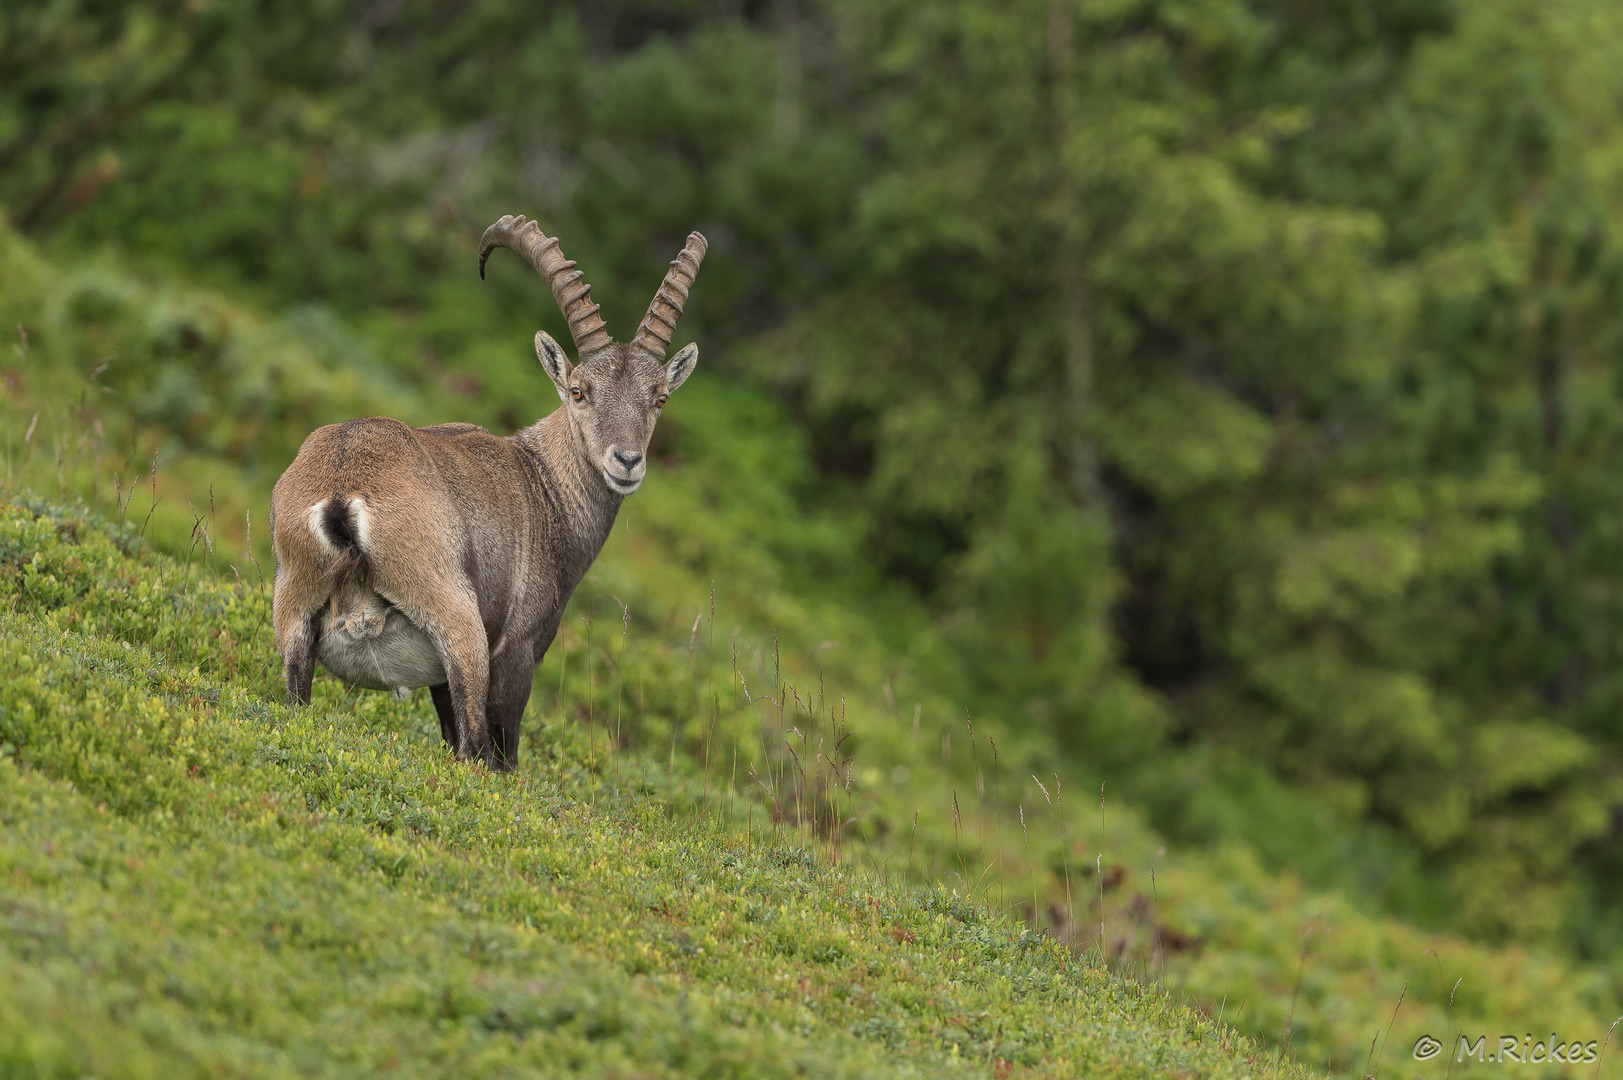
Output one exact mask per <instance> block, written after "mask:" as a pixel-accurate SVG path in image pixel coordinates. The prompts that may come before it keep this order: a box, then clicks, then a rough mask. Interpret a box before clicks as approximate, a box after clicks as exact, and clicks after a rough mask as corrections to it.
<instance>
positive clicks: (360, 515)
mask: <svg viewBox="0 0 1623 1080" xmlns="http://www.w3.org/2000/svg"><path fill="white" fill-rule="evenodd" d="M349 516H350V520H351V521H352V522H354V523H355V539H356V541H357V542H358V543H359V544H360V545H361V550H362V551H365V550H366V549H367V548H369V547H371V546H372V514H371V512H370V511H369V510H367V508H366V503H365V502H364V501H362V499H361V497H360V496H359V495H354V496H351V497H350V500H349Z"/></svg>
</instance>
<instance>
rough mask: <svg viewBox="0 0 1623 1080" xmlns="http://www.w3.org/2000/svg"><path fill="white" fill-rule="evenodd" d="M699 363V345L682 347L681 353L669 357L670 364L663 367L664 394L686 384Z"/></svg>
mask: <svg viewBox="0 0 1623 1080" xmlns="http://www.w3.org/2000/svg"><path fill="white" fill-rule="evenodd" d="M698 363H699V343H698V342H696V341H695V342H692V343H690V344H687V345H684V346H683V347H682V351H681V352H679V353H677V354H676V355H675V356H673V357H671V362H670V363H668V364H666V365H665V392H666V393H667V394H669V393H670V392H672V391H673V390H675V389H676V388H677V387H678V386H681V385H682V384H683V383H685V382H687V378H688V376H689V375H692V374H693V369H694V368H695V367H697V366H698Z"/></svg>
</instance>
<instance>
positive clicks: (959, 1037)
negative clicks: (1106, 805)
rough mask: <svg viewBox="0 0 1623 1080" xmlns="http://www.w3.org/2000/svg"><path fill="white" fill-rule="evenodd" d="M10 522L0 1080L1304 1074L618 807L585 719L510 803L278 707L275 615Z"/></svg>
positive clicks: (918, 894)
mask: <svg viewBox="0 0 1623 1080" xmlns="http://www.w3.org/2000/svg"><path fill="white" fill-rule="evenodd" d="M36 509H37V510H43V508H41V507H36ZM0 513H3V517H4V520H3V523H0V567H3V570H0V607H3V608H4V609H5V610H4V611H3V612H0V635H3V640H4V647H3V649H0V739H3V748H0V749H3V753H4V756H5V758H6V762H5V765H4V767H0V817H3V821H4V829H3V830H0V919H3V923H0V926H3V936H0V969H3V977H0V1067H3V1071H4V1072H5V1075H7V1076H18V1077H31V1076H39V1077H57V1076H61V1077H78V1076H82V1075H95V1076H97V1077H104V1078H108V1077H144V1076H158V1075H163V1076H190V1075H195V1076H222V1075H243V1076H342V1075H374V1074H379V1073H386V1074H397V1075H403V1076H404V1075H452V1074H454V1075H459V1076H503V1075H521V1074H533V1070H538V1069H539V1070H545V1071H547V1072H549V1073H556V1072H561V1071H565V1070H566V1069H567V1070H569V1071H573V1072H579V1073H582V1074H588V1075H707V1076H709V1075H715V1076H729V1075H736V1076H774V1075H801V1074H806V1073H811V1074H815V1075H854V1076H858V1075H860V1076H871V1075H888V1074H897V1075H909V1074H917V1073H929V1074H934V1073H938V1072H947V1071H955V1070H956V1071H964V1072H969V1073H985V1072H988V1071H992V1072H995V1073H1006V1072H1008V1071H1009V1070H1010V1069H1016V1070H1019V1069H1027V1068H1029V1069H1033V1070H1037V1071H1040V1072H1042V1073H1045V1074H1050V1075H1098V1074H1101V1073H1112V1074H1114V1073H1120V1074H1127V1075H1165V1074H1167V1073H1181V1074H1188V1075H1196V1074H1198V1075H1219V1076H1228V1075H1235V1076H1237V1075H1242V1074H1251V1075H1256V1074H1259V1073H1270V1072H1275V1071H1283V1072H1286V1073H1292V1072H1295V1071H1297V1070H1296V1069H1295V1067H1294V1066H1287V1067H1286V1068H1284V1069H1283V1070H1280V1069H1278V1067H1277V1066H1276V1065H1275V1064H1274V1063H1273V1057H1274V1054H1273V1052H1272V1051H1270V1050H1268V1049H1266V1048H1263V1047H1261V1046H1259V1045H1258V1044H1256V1043H1254V1042H1253V1041H1251V1040H1249V1039H1247V1038H1245V1037H1244V1036H1242V1035H1239V1034H1237V1033H1236V1032H1234V1031H1233V1030H1232V1029H1229V1028H1225V1027H1221V1026H1219V1025H1217V1024H1214V1023H1213V1022H1212V1021H1210V1020H1208V1019H1207V1018H1206V1017H1205V1016H1203V1015H1202V1014H1201V1013H1200V1012H1199V1011H1198V1010H1196V1009H1193V1008H1191V1007H1188V1006H1187V1005H1184V1004H1180V1002H1179V1001H1178V999H1177V995H1175V994H1173V993H1171V992H1169V991H1168V990H1166V989H1165V988H1164V987H1157V986H1147V985H1141V984H1139V983H1135V982H1132V981H1126V980H1122V979H1119V978H1116V977H1113V976H1111V975H1109V974H1107V973H1105V972H1104V971H1102V970H1100V969H1099V968H1098V967H1097V966H1096V965H1095V964H1092V963H1090V962H1089V961H1088V960H1087V958H1086V957H1082V956H1078V955H1077V954H1075V953H1073V952H1072V951H1070V950H1068V949H1065V948H1063V947H1061V946H1060V945H1059V944H1058V943H1057V942H1055V941H1054V940H1053V939H1052V938H1049V937H1047V936H1044V935H1041V934H1037V933H1033V932H1032V931H1031V930H1030V929H1029V928H1027V927H1025V926H1023V925H1021V924H1020V923H1018V922H1017V921H1013V920H1011V919H1009V918H1007V917H1005V916H1003V915H1000V914H999V913H997V912H995V911H991V910H988V909H987V908H986V907H985V906H984V905H981V904H977V903H972V902H969V901H967V900H965V899H964V898H962V897H957V896H954V895H953V894H952V893H951V892H950V891H948V890H946V889H942V888H934V889H931V888H921V887H917V886H913V885H908V884H903V883H898V882H894V881H893V882H891V883H889V884H887V883H886V882H884V881H883V880H881V879H880V878H879V877H877V876H875V875H873V874H871V873H868V872H865V871H863V870H861V869H858V868H855V867H853V866H851V865H850V864H849V863H847V864H846V865H844V866H833V865H830V863H829V861H828V859H827V857H826V854H825V851H824V850H823V849H822V848H821V847H820V846H818V845H816V844H810V845H808V844H807V843H806V841H807V840H808V839H809V837H808V836H807V835H806V834H802V835H801V836H798V837H785V836H780V837H779V838H778V839H777V840H776V841H774V839H773V837H772V834H771V832H770V831H768V830H766V829H764V828H761V827H759V823H758V827H757V828H755V829H754V830H753V831H751V830H748V829H740V828H738V827H737V824H736V822H735V821H732V820H729V819H727V818H726V817H725V812H724V810H723V809H722V807H721V806H720V805H719V803H718V802H717V800H715V799H712V800H710V801H709V802H706V801H705V800H702V799H688V800H672V799H670V798H666V797H664V793H663V792H662V791H661V790H660V788H661V784H660V783H659V782H658V780H657V772H658V770H657V769H656V770H655V773H656V780H654V781H650V782H649V783H648V785H647V787H648V788H652V789H653V790H652V791H650V792H649V793H647V794H639V793H637V792H634V791H628V790H625V789H622V790H621V791H620V792H618V793H616V792H613V791H611V790H608V789H606V788H605V785H604V783H603V779H604V776H603V768H602V765H603V763H602V760H601V758H600V757H599V758H596V759H594V758H593V757H592V756H591V754H590V753H589V751H588V750H587V747H586V746H585V745H584V744H585V741H586V740H585V739H584V738H583V732H582V731H581V730H580V729H579V727H578V726H576V725H574V724H572V723H569V722H558V721H556V720H548V721H546V722H543V723H539V724H537V725H535V726H534V727H533V728H532V730H531V731H530V732H529V738H528V743H529V745H528V746H527V748H526V749H527V751H528V752H527V753H526V756H525V758H524V762H523V767H521V768H520V769H519V770H518V771H517V772H516V773H514V774H511V775H496V774H491V773H487V772H485V771H484V770H482V769H479V768H471V767H468V766H464V765H460V764H457V763H455V762H454V761H453V760H451V759H450V758H449V756H448V755H447V754H446V752H445V751H444V750H443V748H442V747H441V746H439V745H438V735H437V732H434V731H431V728H432V726H433V725H432V724H431V722H430V717H429V716H428V715H427V714H426V713H425V711H424V709H423V707H422V704H421V702H420V701H419V702H417V703H415V704H414V705H413V706H411V707H406V708H400V707H391V706H390V705H386V704H382V703H383V702H386V701H387V699H386V698H385V697H384V696H382V695H376V696H375V701H376V702H377V703H378V707H369V708H351V709H348V710H342V709H339V708H335V707H334V704H335V703H334V702H332V701H331V700H330V697H331V695H330V694H329V695H328V697H329V700H327V701H325V702H324V703H318V704H317V705H315V706H313V707H311V708H309V709H304V710H297V711H289V710H287V709H285V708H284V707H283V706H281V705H280V704H277V703H276V702H275V701H274V700H272V699H270V698H269V697H268V695H267V693H266V690H267V685H268V680H267V679H266V678H265V677H264V669H265V667H266V666H267V664H266V660H267V658H266V656H265V650H266V649H267V648H268V643H266V642H264V641H263V640H260V639H256V634H255V628H256V626H257V625H259V624H260V623H261V622H262V618H263V613H264V605H265V596H264V592H263V591H262V590H259V589H257V588H250V587H238V586H237V585H236V584H235V583H230V582H221V581H218V580H216V579H213V578H212V577H208V576H203V575H197V574H195V573H190V572H189V571H188V569H187V568H186V567H184V566H176V565H175V564H173V563H168V562H165V561H163V560H155V561H147V560H140V559H132V558H129V557H128V556H126V555H124V554H123V553H122V552H121V551H120V550H119V549H118V547H117V546H116V545H115V544H114V543H113V542H112V541H111V540H110V539H109V538H108V536H107V535H106V534H103V533H101V532H98V531H97V530H96V529H95V528H94V527H93V526H92V525H91V524H89V523H87V522H84V521H82V520H79V519H75V518H72V517H64V516H60V515H55V514H50V513H42V515H41V516H37V517H36V516H35V514H34V512H33V511H30V510H25V509H23V508H21V507H17V506H14V505H8V506H6V507H5V508H4V510H3V512H0ZM115 535H117V534H116V533H115ZM203 613H208V614H210V615H212V620H210V621H201V620H197V619H196V616H198V615H202V614H203ZM261 637H262V636H261ZM233 673H234V674H233ZM371 703H372V702H371V701H369V704H371ZM683 807H685V810H684V809H681V808H683Z"/></svg>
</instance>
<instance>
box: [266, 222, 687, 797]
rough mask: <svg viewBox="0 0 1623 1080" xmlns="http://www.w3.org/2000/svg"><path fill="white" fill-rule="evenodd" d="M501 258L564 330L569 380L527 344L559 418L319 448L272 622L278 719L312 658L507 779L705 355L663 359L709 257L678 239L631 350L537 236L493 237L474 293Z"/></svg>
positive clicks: (296, 507) (330, 432)
mask: <svg viewBox="0 0 1623 1080" xmlns="http://www.w3.org/2000/svg"><path fill="white" fill-rule="evenodd" d="M497 247H507V248H511V249H512V250H514V251H516V252H518V253H519V254H521V255H523V256H524V257H525V259H527V260H528V261H529V263H530V265H532V266H533V267H535V269H536V271H537V272H538V273H540V274H541V275H542V276H543V277H544V278H545V279H546V280H547V283H548V284H549V285H550V286H551V288H552V292H553V295H554V297H555V298H556V299H557V301H558V306H559V307H560V308H562V309H563V313H564V318H565V319H566V320H567V321H568V323H569V329H570V334H571V336H572V337H573V338H574V340H575V348H576V351H577V354H578V357H579V361H580V362H579V363H578V364H577V365H571V364H570V362H569V359H568V357H567V356H565V354H564V351H563V349H561V348H559V346H558V343H557V342H555V341H554V340H553V339H552V338H551V337H549V336H548V335H546V334H545V333H540V332H538V333H537V334H536V335H535V352H536V356H537V358H538V359H539V360H540V361H541V366H542V368H543V369H544V370H545V371H546V373H547V375H548V376H549V377H551V379H552V381H553V383H554V385H555V386H556V387H557V389H558V396H559V398H560V399H561V400H562V402H563V405H562V407H561V408H559V409H557V410H556V411H555V412H553V413H552V414H551V415H549V416H547V417H546V418H545V419H544V420H542V421H540V422H539V423H537V424H534V425H533V426H531V427H528V428H525V429H524V430H523V431H520V432H518V433H517V434H515V435H512V436H510V437H508V438H498V437H497V436H495V435H492V434H490V433H489V432H488V431H486V430H485V429H484V428H481V427H477V426H475V425H473V424H441V425H439V426H437V427H427V428H411V427H407V426H406V425H405V424H403V423H401V422H400V421H398V420H388V419H384V418H381V417H371V418H368V419H364V420H351V421H349V422H348V423H344V424H334V425H332V426H330V427H324V428H321V429H320V430H318V431H316V432H314V433H313V434H312V435H311V436H310V437H309V438H308V439H306V440H305V442H304V445H303V446H302V447H300V448H299V454H298V457H297V458H295V459H294V461H293V464H292V465H289V466H288V468H287V471H286V472H284V473H283V474H282V477H281V479H280V480H278V481H277V483H276V488H275V490H274V491H273V492H272V494H271V537H272V543H273V545H274V547H275V551H276V586H275V600H274V608H273V616H272V618H273V622H274V623H275V629H276V647H277V650H278V651H279V652H280V653H281V655H282V665H283V674H284V676H285V678H286V681H287V699H288V703H289V704H293V705H303V704H308V703H309V701H310V690H311V682H312V680H313V678H314V676H315V665H316V661H317V660H318V659H319V660H320V661H321V662H322V663H323V664H325V665H326V666H327V668H328V669H329V670H330V671H332V672H333V674H335V675H337V676H338V677H339V678H341V679H343V680H345V681H346V682H349V683H352V684H355V685H357V686H365V687H370V688H373V689H391V690H395V691H396V692H397V694H400V695H404V694H405V693H407V692H409V691H410V690H411V689H413V688H415V687H420V686H427V687H429V688H430V692H431V694H432V696H433V699H434V707H435V710H436V711H437V712H438V713H439V718H440V731H441V733H442V734H443V735H444V736H445V741H446V742H447V743H449V744H450V745H451V747H452V748H453V749H454V750H455V751H456V754H457V756H458V757H459V758H462V759H463V760H481V761H484V762H485V763H486V764H490V765H494V766H497V767H502V768H510V767H512V765H513V764H514V763H515V762H516V760H517V757H518V738H519V721H520V719H521V718H522V716H523V714H524V706H525V704H526V703H527V702H528V701H529V697H530V683H531V680H532V679H533V677H534V674H535V668H536V665H538V664H539V663H540V662H541V658H542V657H543V656H544V655H545V654H546V651H547V647H548V646H549V645H551V644H552V639H553V637H554V636H555V635H556V634H557V632H558V622H559V619H560V618H561V617H562V614H563V609H564V605H565V604H566V603H568V602H569V597H570V595H571V594H572V593H573V592H574V591H575V586H576V585H578V584H579V583H580V580H581V578H582V577H584V576H585V574H586V570H587V568H588V567H589V566H591V564H592V560H594V559H595V558H597V553H598V551H599V550H601V549H602V547H603V542H604V541H605V540H607V539H608V535H609V530H610V529H611V528H612V527H613V525H614V518H615V515H616V513H617V512H618V511H619V509H620V502H621V500H622V499H624V498H625V497H626V496H627V495H630V494H631V493H632V492H634V491H636V490H637V487H638V486H639V485H640V484H641V483H642V480H643V475H644V471H645V469H646V467H647V461H646V455H647V451H648V440H649V437H650V436H651V435H652V434H653V431H654V424H655V422H656V421H657V420H658V419H659V415H660V410H661V409H663V408H664V406H665V401H666V398H667V397H668V396H669V395H670V394H671V392H672V391H674V390H675V389H676V388H677V387H678V386H680V385H682V382H683V380H685V379H686V378H687V377H688V375H689V374H690V373H691V372H692V371H693V367H694V364H695V363H696V362H697V361H698V355H699V352H698V346H697V345H689V346H687V347H686V348H684V349H682V350H681V351H680V352H678V353H677V354H676V356H675V357H673V358H672V359H671V360H670V361H669V362H668V363H667V362H666V360H665V352H666V350H667V349H668V348H669V347H670V343H671V336H672V334H673V333H675V330H676V321H677V319H678V318H680V317H681V314H682V307H683V305H684V304H685V303H686V301H687V296H688V290H689V289H690V288H691V287H692V285H693V279H694V277H695V275H696V274H697V273H698V270H699V262H700V260H702V259H703V258H704V253H705V247H706V245H705V240H704V237H702V236H700V235H699V234H698V233H693V234H692V235H690V236H689V237H688V241H687V246H686V247H685V248H683V250H682V252H681V254H680V255H678V256H677V258H676V260H675V261H674V262H672V263H671V268H670V272H669V273H667V274H666V275H665V281H664V283H663V284H661V285H660V287H659V291H658V293H656V294H655V296H654V300H653V302H652V303H651V304H650V305H649V308H648V314H647V315H646V316H645V317H644V318H643V321H642V325H641V326H640V327H639V328H638V330H637V333H636V335H635V337H633V339H632V340H631V342H630V343H629V344H620V343H618V342H615V341H614V340H613V339H612V338H610V337H609V334H608V331H607V329H606V328H605V327H604V325H603V320H602V319H601V318H599V317H598V313H597V312H598V307H597V305H596V304H594V303H592V301H591V296H590V292H591V290H590V287H589V286H587V285H586V283H585V282H584V281H583V280H582V278H581V273H580V271H578V270H575V269H574V266H575V264H574V263H573V262H571V261H569V260H567V259H565V258H564V256H563V253H562V252H561V251H560V250H559V248H558V241H557V240H556V239H553V238H551V237H548V236H546V235H544V234H543V233H542V232H541V230H540V228H539V227H537V225H536V224H535V223H534V222H526V221H525V219H524V218H523V217H504V218H502V219H501V220H500V221H498V222H496V224H494V225H492V226H491V227H490V228H489V229H487V230H486V231H485V235H484V238H483V239H482V240H481V242H480V245H479V275H480V277H483V276H484V272H485V260H486V259H487V258H489V256H490V253H491V251H493V250H494V249H495V248H497Z"/></svg>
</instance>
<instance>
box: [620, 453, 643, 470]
mask: <svg viewBox="0 0 1623 1080" xmlns="http://www.w3.org/2000/svg"><path fill="white" fill-rule="evenodd" d="M614 460H615V461H618V462H619V463H620V464H621V465H622V466H624V467H625V469H626V471H627V472H630V471H631V470H632V469H635V468H636V467H637V463H638V462H640V461H641V460H642V455H641V454H640V453H633V454H628V453H626V452H625V451H624V450H616V451H615V452H614Z"/></svg>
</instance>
